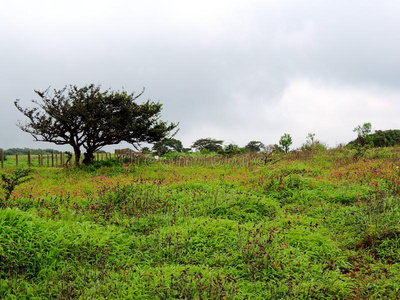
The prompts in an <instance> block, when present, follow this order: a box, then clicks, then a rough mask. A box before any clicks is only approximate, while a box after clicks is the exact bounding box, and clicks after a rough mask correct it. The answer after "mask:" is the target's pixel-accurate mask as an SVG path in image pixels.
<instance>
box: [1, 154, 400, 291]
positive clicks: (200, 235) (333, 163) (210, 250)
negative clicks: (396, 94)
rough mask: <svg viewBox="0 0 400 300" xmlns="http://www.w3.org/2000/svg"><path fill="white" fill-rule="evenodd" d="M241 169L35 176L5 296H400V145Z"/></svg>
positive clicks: (11, 205)
mask: <svg viewBox="0 0 400 300" xmlns="http://www.w3.org/2000/svg"><path fill="white" fill-rule="evenodd" d="M241 162H244V159H243V160H241V158H240V157H238V158H237V159H236V160H226V161H224V160H221V161H217V160H210V161H206V160H204V163H201V161H199V163H198V164H187V165H185V164H176V163H171V164H165V163H161V162H150V163H147V164H141V165H133V166H120V165H118V164H115V163H112V162H97V163H96V164H95V166H92V167H80V168H65V169H62V168H46V167H44V168H38V167H33V171H32V180H31V181H29V182H26V183H24V184H22V185H20V186H18V187H17V188H16V189H15V190H14V192H13V193H12V195H11V197H10V198H9V199H8V200H5V199H4V198H5V197H4V194H0V199H2V200H1V203H0V204H1V208H0V298H2V299H71V298H74V299H78V298H80V299H102V298H107V299H396V298H400V176H399V175H400V169H399V167H400V148H397V147H394V148H381V149H370V150H368V152H367V153H366V154H365V155H364V157H362V158H357V159H355V158H354V150H353V151H352V150H349V149H347V148H344V147H343V148H337V149H332V150H325V151H309V150H306V151H302V152H292V153H289V154H287V155H280V156H278V157H277V159H276V160H274V161H273V162H269V163H267V164H265V163H264V162H263V161H262V160H261V159H257V158H253V160H252V161H247V162H246V163H241ZM11 166H13V161H12V158H11V157H10V158H9V159H8V160H7V161H6V168H5V169H4V170H3V172H6V173H7V172H8V173H10V172H11V171H12V170H13V169H12V168H11ZM2 192H3V191H1V192H0V193H2Z"/></svg>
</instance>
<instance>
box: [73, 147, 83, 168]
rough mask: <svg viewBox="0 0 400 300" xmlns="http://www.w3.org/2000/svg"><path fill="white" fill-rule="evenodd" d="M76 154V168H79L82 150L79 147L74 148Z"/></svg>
mask: <svg viewBox="0 0 400 300" xmlns="http://www.w3.org/2000/svg"><path fill="white" fill-rule="evenodd" d="M74 154H75V166H79V160H80V159H81V149H79V147H74Z"/></svg>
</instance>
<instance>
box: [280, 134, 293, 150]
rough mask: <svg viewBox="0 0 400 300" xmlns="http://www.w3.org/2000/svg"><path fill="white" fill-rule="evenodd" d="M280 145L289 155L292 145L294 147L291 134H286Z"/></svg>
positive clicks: (282, 137)
mask: <svg viewBox="0 0 400 300" xmlns="http://www.w3.org/2000/svg"><path fill="white" fill-rule="evenodd" d="M279 145H280V146H281V148H282V150H283V151H284V152H285V153H288V152H289V149H290V145H292V137H291V136H290V134H288V133H285V134H284V135H283V136H281V139H280V140H279Z"/></svg>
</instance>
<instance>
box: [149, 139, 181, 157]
mask: <svg viewBox="0 0 400 300" xmlns="http://www.w3.org/2000/svg"><path fill="white" fill-rule="evenodd" d="M152 149H153V151H154V152H156V154H157V155H159V156H163V155H164V154H167V153H169V152H183V145H182V142H181V141H180V140H177V139H173V138H170V139H164V140H162V141H159V142H157V143H155V144H154V145H153V148H152Z"/></svg>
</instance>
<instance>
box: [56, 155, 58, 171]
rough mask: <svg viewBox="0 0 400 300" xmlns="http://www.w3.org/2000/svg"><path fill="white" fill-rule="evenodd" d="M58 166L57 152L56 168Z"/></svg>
mask: <svg viewBox="0 0 400 300" xmlns="http://www.w3.org/2000/svg"><path fill="white" fill-rule="evenodd" d="M57 167H58V154H57V153H56V168H57Z"/></svg>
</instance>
